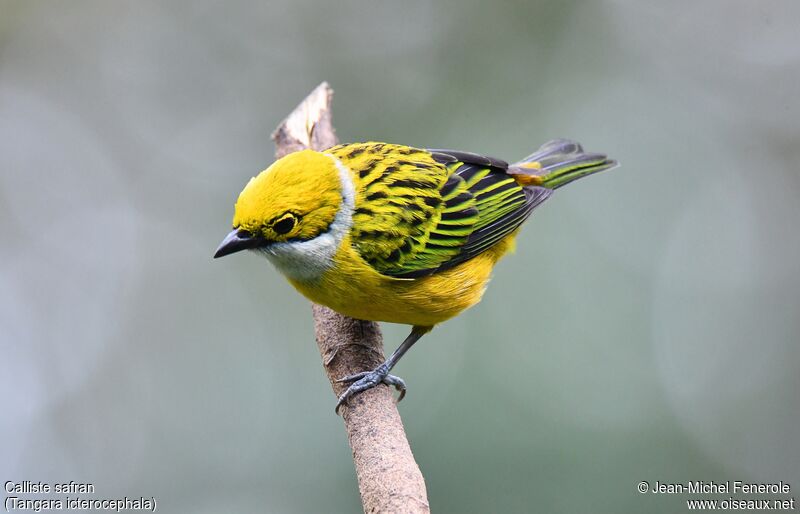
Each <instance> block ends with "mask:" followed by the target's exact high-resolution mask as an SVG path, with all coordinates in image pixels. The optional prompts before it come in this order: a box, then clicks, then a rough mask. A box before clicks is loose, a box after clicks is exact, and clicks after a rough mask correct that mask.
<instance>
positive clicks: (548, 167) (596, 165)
mask: <svg viewBox="0 0 800 514" xmlns="http://www.w3.org/2000/svg"><path fill="white" fill-rule="evenodd" d="M616 166H617V161H614V160H612V159H609V158H608V157H606V156H605V155H603V154H599V153H586V152H584V151H583V148H582V147H581V145H580V144H579V143H576V142H575V141H570V140H568V139H554V140H553V141H550V142H548V143H545V144H543V145H542V147H541V148H539V149H538V150H537V151H536V152H534V153H532V154H531V155H529V156H527V157H525V158H524V159H522V160H521V161H519V162H517V163H515V164H512V165H511V166H509V169H508V173H509V174H510V175H514V178H515V179H516V180H517V182H518V183H519V184H521V185H526V186H528V185H530V186H542V187H546V188H548V189H558V188H559V187H561V186H563V185H566V184H569V183H570V182H572V181H573V180H578V179H579V178H582V177H586V176H588V175H593V174H595V173H599V172H601V171H605V170H609V169H611V168H614V167H616Z"/></svg>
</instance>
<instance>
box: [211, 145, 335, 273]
mask: <svg viewBox="0 0 800 514" xmlns="http://www.w3.org/2000/svg"><path fill="white" fill-rule="evenodd" d="M342 198H343V197H342V182H341V178H340V173H339V170H338V169H337V166H336V162H335V161H334V159H333V158H332V157H331V156H329V155H325V154H322V153H319V152H315V151H313V150H303V151H300V152H295V153H292V154H289V155H287V156H285V157H283V158H281V159H279V160H277V161H275V163H273V164H272V166H270V167H269V168H267V169H266V170H264V171H262V172H261V173H260V174H259V175H258V176H256V177H253V178H251V179H250V182H248V183H247V185H246V186H245V188H244V189H243V190H242V192H241V194H239V199H238V200H237V201H236V207H235V213H234V216H233V230H232V231H231V232H230V233H229V234H228V235H227V236H226V237H225V239H224V240H223V241H222V243H221V244H220V246H219V248H217V251H216V253H215V254H214V257H215V258H216V257H223V256H225V255H229V254H231V253H234V252H238V251H241V250H248V249H250V250H252V249H256V250H266V251H267V252H269V251H270V249H271V248H272V247H275V246H280V244H281V243H285V244H284V245H283V246H287V245H291V244H292V243H301V242H308V241H313V240H315V239H316V238H318V237H319V236H320V235H322V234H325V233H326V232H327V231H328V230H329V228H330V226H331V224H332V223H333V222H334V219H335V218H336V215H337V213H338V212H339V210H340V208H341V205H342V201H343V199H342Z"/></svg>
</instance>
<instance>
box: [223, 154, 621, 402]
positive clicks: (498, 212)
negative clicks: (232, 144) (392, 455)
mask: <svg viewBox="0 0 800 514" xmlns="http://www.w3.org/2000/svg"><path fill="white" fill-rule="evenodd" d="M614 166H616V162H615V161H613V160H610V159H608V158H607V157H606V156H605V155H601V154H590V153H585V152H584V151H583V149H582V148H581V146H580V145H579V144H578V143H575V142H573V141H568V140H564V139H559V140H554V141H551V142H549V143H547V144H545V145H544V146H542V147H541V148H540V149H539V150H538V151H536V152H535V153H533V154H532V155H530V156H528V157H526V158H525V159H523V160H522V161H520V162H518V163H516V164H512V165H509V164H508V163H506V162H505V161H502V160H499V159H493V158H490V157H484V156H481V155H477V154H473V153H466V152H456V151H450V150H422V149H418V148H412V147H409V146H402V145H394V144H388V143H377V142H368V143H354V144H345V145H339V146H335V147H333V148H330V149H329V150H326V151H324V152H316V151H313V150H303V151H300V152H296V153H293V154H289V155H287V156H285V157H283V158H281V159H279V160H277V161H276V162H275V163H273V164H272V166H270V167H269V168H267V169H266V170H264V171H262V172H261V173H260V174H259V175H258V176H257V177H254V178H252V179H250V182H249V183H248V184H247V186H245V188H244V190H243V191H242V192H241V194H240V195H239V199H238V201H237V202H236V207H235V214H234V217H233V231H231V232H230V233H229V234H228V235H227V237H225V239H224V240H223V241H222V243H221V244H220V246H219V248H218V249H217V251H216V253H215V255H214V257H215V258H216V257H222V256H224V255H228V254H231V253H234V252H238V251H240V250H245V249H247V250H255V251H257V252H258V253H260V254H262V255H264V256H265V257H266V258H267V259H269V261H271V262H272V264H273V265H274V266H275V267H276V268H278V270H279V271H280V272H281V273H283V274H284V275H285V276H286V278H287V279H288V280H289V282H290V283H291V284H292V285H293V286H294V287H295V288H296V289H297V290H298V291H300V293H302V294H303V295H304V296H306V297H307V298H308V299H309V300H311V301H313V302H316V303H319V304H322V305H326V306H328V307H330V308H331V309H333V310H335V311H337V312H340V313H342V314H344V315H346V316H350V317H352V318H356V319H364V320H371V321H387V322H392V323H403V324H408V325H412V326H413V328H412V330H411V334H409V336H408V337H407V338H406V339H405V340H404V341H403V343H402V344H401V345H400V346H399V347H398V348H397V350H395V351H394V353H392V355H391V356H390V357H389V358H388V359H387V360H386V362H384V363H383V364H381V365H380V366H379V367H378V368H376V369H374V370H371V371H365V372H363V373H358V374H356V375H352V376H347V377H343V378H342V379H341V381H342V382H348V383H351V385H350V386H349V388H348V389H347V390H346V391H345V392H344V393H343V394H342V395H341V396H340V397H339V401H338V403H337V405H336V409H337V411H338V409H339V407H340V406H341V405H342V404H343V403H345V402H346V401H347V400H348V399H349V398H350V397H352V396H353V395H354V394H356V393H359V392H361V391H364V390H367V389H369V388H371V387H374V386H376V385H377V384H379V383H381V382H383V383H385V384H387V385H390V386H395V387H396V388H397V389H398V390H399V391H400V399H402V397H403V395H404V394H405V388H406V386H405V383H404V382H403V380H402V379H400V378H399V377H396V376H394V375H390V374H389V371H390V370H391V369H392V368H393V367H394V366H395V364H397V362H398V361H399V360H400V358H401V357H402V356H403V354H405V352H406V351H408V349H409V348H411V346H412V345H413V344H414V343H415V342H416V341H417V340H419V338H420V337H422V336H423V335H424V334H426V333H427V332H429V331H430V330H431V329H432V328H433V326H434V325H436V324H438V323H441V322H443V321H445V320H448V319H450V318H452V317H453V316H456V315H457V314H459V313H460V312H461V311H463V310H464V309H466V308H468V307H471V306H473V305H475V304H476V303H478V302H479V301H480V299H481V296H482V295H483V292H484V290H485V288H486V285H487V282H488V280H489V277H490V275H491V272H492V268H494V265H495V264H496V263H497V261H498V260H499V259H500V257H502V256H503V255H504V254H506V253H507V252H508V251H510V250H511V249H512V248H513V246H514V238H515V237H516V235H517V232H518V231H519V228H520V226H521V225H522V223H523V222H524V221H525V220H526V219H527V218H528V216H530V214H531V211H533V209H534V208H535V207H537V206H538V205H540V204H541V203H542V202H544V201H545V200H546V199H547V198H549V197H550V196H551V195H552V194H553V190H555V189H557V188H559V187H561V186H563V185H565V184H568V183H569V182H572V181H573V180H576V179H578V178H581V177H585V176H587V175H590V174H593V173H597V172H600V171H603V170H607V169H609V168H612V167H614ZM398 401H399V400H398Z"/></svg>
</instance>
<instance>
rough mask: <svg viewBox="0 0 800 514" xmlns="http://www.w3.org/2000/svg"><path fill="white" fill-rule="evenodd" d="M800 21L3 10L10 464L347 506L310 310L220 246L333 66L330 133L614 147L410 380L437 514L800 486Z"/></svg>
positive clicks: (347, 477)
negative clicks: (666, 487)
mask: <svg viewBox="0 0 800 514" xmlns="http://www.w3.org/2000/svg"><path fill="white" fill-rule="evenodd" d="M798 26H800V3H798V2H796V1H788V0H787V1H758V2H745V1H733V2H727V1H721V0H720V1H703V2H693V1H688V0H685V1H676V2H656V1H634V0H605V1H596V2H578V1H574V0H573V1H546V2H545V1H538V2H525V1H521V0H520V1H513V2H493V3H490V2H479V1H477V0H468V1H461V2H457V1H455V0H447V1H442V2H433V1H425V0H414V1H410V2H404V3H402V4H400V3H399V2H392V3H390V2H372V3H369V4H368V3H366V2H354V1H341V2H335V3H334V2H322V1H315V2H311V1H297V0H275V1H271V2H263V3H259V2H251V3H246V2H212V1H200V2H169V3H167V2H157V1H139V2H127V3H124V2H106V1H101V0H94V1H91V0H87V1H83V0H82V1H73V2H31V1H23V0H19V1H8V0H4V1H2V2H0V240H1V241H2V244H0V257H2V267H0V339H1V340H2V347H1V348H0V351H1V352H2V358H0V392H2V397H3V414H2V416H0V441H1V442H0V479H2V480H3V481H6V480H14V481H21V480H42V481H56V480H59V481H63V480H76V481H87V482H92V483H94V484H95V486H96V489H97V493H96V494H95V497H96V498H103V497H116V496H124V495H128V496H135V497H138V496H140V495H141V496H147V497H150V496H155V497H156V499H157V500H158V502H159V503H158V507H159V509H160V510H161V511H163V512H187V513H189V512H191V513H205V512H208V513H212V512H213V513H216V512H276V513H284V512H285V513H294V512H298V513H304V512H356V511H358V510H359V509H360V501H359V496H358V490H357V485H356V481H355V477H354V472H353V464H352V461H351V458H350V451H349V448H348V445H347V440H346V437H345V433H344V430H343V427H342V422H341V420H340V419H339V418H338V417H336V416H335V415H334V413H333V406H334V402H335V399H334V397H333V395H332V393H331V390H330V387H329V385H328V383H327V381H326V379H325V377H324V374H323V372H322V369H321V365H320V358H319V355H318V353H317V349H316V346H315V344H314V340H313V332H312V324H311V316H310V309H309V304H308V302H307V301H306V300H304V299H303V298H302V297H300V296H299V295H298V294H297V293H295V292H294V291H293V290H292V289H291V287H290V286H289V285H288V284H287V283H286V282H285V281H284V280H283V279H282V278H281V277H280V276H279V275H278V273H277V272H275V270H273V269H271V267H270V266H269V264H268V263H267V262H266V261H265V260H263V259H260V258H258V257H256V256H253V255H241V256H235V257H230V258H227V259H224V260H222V261H213V260H212V259H211V255H212V253H213V251H214V249H215V248H216V246H217V244H218V243H219V241H220V240H221V238H222V237H223V236H224V235H225V234H226V233H227V231H228V230H229V226H230V220H231V216H232V207H233V202H234V201H235V199H236V196H237V195H238V193H239V191H240V190H241V188H242V187H243V185H244V184H245V182H246V181H247V180H248V179H249V177H251V176H252V175H254V174H256V173H257V172H258V171H260V170H261V169H263V168H265V167H266V166H268V165H269V164H270V162H271V161H272V159H273V145H272V143H271V141H270V139H269V135H270V133H271V131H272V130H273V129H274V128H275V126H276V125H277V124H278V123H279V122H280V121H281V119H282V118H283V117H284V116H285V115H286V114H288V113H289V111H290V110H291V109H292V108H293V107H294V106H295V105H296V104H297V103H298V102H299V101H300V100H301V99H302V98H303V96H304V95H305V94H306V93H307V92H309V91H310V90H311V89H312V88H313V87H314V86H316V85H317V84H318V83H319V82H321V81H322V80H328V81H329V82H330V83H331V84H332V86H333V87H334V89H335V91H336V95H335V98H334V123H335V125H336V127H337V130H338V135H339V137H340V138H341V140H342V141H360V140H369V139H377V140H386V141H391V142H397V143H405V144H410V145H417V146H426V147H450V148H456V149H463V150H470V151H474V152H481V153H486V154H489V155H495V156H498V157H501V158H505V159H507V160H513V159H516V158H519V157H522V156H524V155H527V154H528V153H530V152H531V151H532V150H534V149H535V148H537V147H538V146H539V144H541V143H543V142H544V141H546V140H548V139H551V138H554V137H570V138H574V139H577V140H579V141H581V142H582V143H584V145H585V146H586V147H587V149H589V150H594V151H604V152H607V153H609V154H610V155H611V156H613V157H614V158H616V159H618V160H620V161H621V162H622V167H621V168H619V169H617V170H614V171H613V172H610V173H607V174H603V175H601V176H597V177H593V178H590V179H587V180H585V181H581V182H579V183H576V184H574V185H572V186H570V187H569V188H565V189H564V190H561V191H559V193H558V194H557V195H556V197H555V198H554V199H552V200H551V201H550V202H548V203H547V204H546V205H545V206H544V207H542V208H541V209H539V210H537V212H536V213H535V215H534V216H533V217H532V218H531V220H530V221H529V223H528V224H527V225H526V228H525V229H524V230H523V233H522V235H521V237H520V238H519V247H518V251H517V253H516V254H515V255H513V256H511V257H508V258H507V259H505V260H504V261H503V262H502V263H501V265H500V266H499V267H498V269H497V270H496V273H495V277H494V279H493V282H492V284H491V287H490V288H489V290H488V292H487V294H486V296H485V298H484V301H483V303H481V304H480V305H479V306H477V307H475V308H474V309H472V310H470V311H468V312H466V313H465V314H463V315H462V316H461V317H459V318H457V319H455V320H453V321H450V322H448V323H447V324H444V325H442V326H440V327H438V328H437V329H436V330H435V331H434V332H433V333H432V334H431V335H430V336H428V337H426V338H425V339H424V340H423V342H421V343H420V345H419V346H418V347H416V348H414V350H413V351H412V352H410V353H409V355H408V356H407V357H406V358H405V359H404V360H403V362H402V363H401V364H400V366H399V367H398V368H397V373H398V374H399V375H401V376H402V377H404V378H405V379H406V380H407V381H408V382H409V384H410V391H409V394H408V397H407V399H406V400H405V401H404V402H403V403H402V404H401V406H400V410H401V413H402V415H403V419H404V422H405V426H406V429H407V432H408V436H409V439H410V441H411V444H412V447H413V449H414V452H415V454H416V457H417V460H418V462H419V464H420V466H421V468H422V470H423V473H424V475H425V478H426V481H427V485H428V491H429V496H430V501H431V505H432V507H433V510H434V512H463V513H466V512H532V511H536V512H551V513H570V512H594V513H603V512H609V513H618V512H654V513H658V512H685V511H686V505H685V500H686V499H688V498H689V497H690V496H689V495H652V494H648V495H641V494H639V493H638V492H637V491H636V484H637V483H638V482H639V481H640V480H648V481H650V482H651V483H654V482H655V481H656V480H660V481H662V482H686V481H688V480H705V481H711V480H713V481H717V482H719V481H723V480H728V479H731V480H734V479H738V480H746V481H754V482H763V481H778V480H783V481H785V482H789V483H790V484H792V486H793V488H798V487H800V444H798V439H799V437H798V436H800V428H799V427H800V425H798V421H800V410H799V409H798V407H799V406H800V395H798V390H799V389H800V374H798V365H800V348H798V339H800V230H799V229H798V227H800V202H799V201H798V195H799V194H800V173H798V163H800V102H798V94H797V92H798V84H800V35H798V32H797V27H798ZM406 332H407V327H402V326H386V327H385V336H386V339H387V347H389V349H393V348H394V347H395V346H396V345H397V344H398V343H399V342H400V340H401V339H402V338H403V337H404V336H405V335H406ZM791 495H792V496H794V495H795V490H794V489H793V491H792V494H791ZM712 497H713V496H712ZM722 497H724V495H723V496H722Z"/></svg>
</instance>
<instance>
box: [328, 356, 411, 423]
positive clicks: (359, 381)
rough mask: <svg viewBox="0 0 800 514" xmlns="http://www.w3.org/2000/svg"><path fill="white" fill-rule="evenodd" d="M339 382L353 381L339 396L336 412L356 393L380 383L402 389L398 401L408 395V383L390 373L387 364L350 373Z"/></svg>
mask: <svg viewBox="0 0 800 514" xmlns="http://www.w3.org/2000/svg"><path fill="white" fill-rule="evenodd" d="M337 382H352V384H350V387H348V388H347V389H346V390H345V392H343V393H342V395H341V396H339V401H338V402H337V403H336V413H337V414H338V413H339V408H340V407H341V406H342V405H343V404H345V403H347V400H349V399H350V398H351V397H353V396H354V395H356V394H358V393H360V392H362V391H366V390H367V389H372V388H373V387H375V386H376V385H378V384H381V383H383V384H386V385H388V386H390V387H394V388H396V389H397V390H398V391H400V396H399V397H398V398H397V401H398V402H399V401H400V400H402V399H403V397H404V396H405V395H406V383H405V382H404V381H403V379H402V378H400V377H396V376H394V375H390V374H389V370H388V369H386V366H383V365H381V366H378V367H377V368H375V369H374V370H372V371H362V372H361V373H356V374H355V375H349V376H346V377H344V378H340V379H339V380H337Z"/></svg>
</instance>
